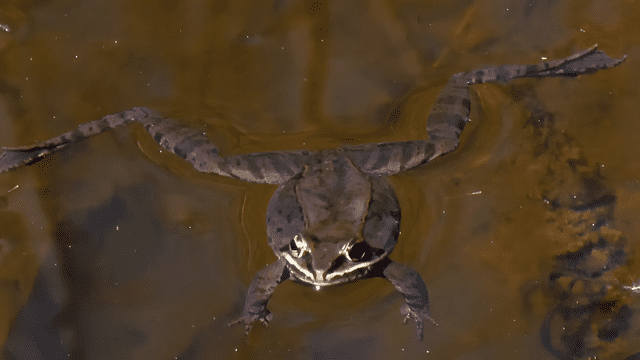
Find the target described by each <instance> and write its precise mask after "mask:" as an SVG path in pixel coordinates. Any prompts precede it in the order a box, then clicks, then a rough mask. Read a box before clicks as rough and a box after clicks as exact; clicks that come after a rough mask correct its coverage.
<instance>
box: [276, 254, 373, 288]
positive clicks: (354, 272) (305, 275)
mask: <svg viewBox="0 0 640 360" xmlns="http://www.w3.org/2000/svg"><path fill="white" fill-rule="evenodd" d="M282 256H283V257H284V258H285V260H286V262H287V268H288V269H289V273H290V274H291V275H292V276H293V278H295V279H296V280H298V281H300V282H303V283H305V284H309V285H312V286H315V287H316V288H318V287H321V286H331V285H340V284H345V283H350V282H353V281H356V280H358V279H361V278H363V277H365V276H366V275H367V274H368V273H369V271H370V270H371V268H372V267H373V264H374V263H376V262H378V261H379V260H380V259H375V260H371V261H363V262H359V263H353V262H348V261H345V262H343V263H340V264H339V265H338V266H335V268H330V269H329V271H327V272H326V273H325V272H322V271H316V272H315V273H314V272H312V271H311V270H309V267H308V264H306V261H300V260H302V259H296V258H294V257H293V256H291V255H290V254H287V253H284V254H282Z"/></svg>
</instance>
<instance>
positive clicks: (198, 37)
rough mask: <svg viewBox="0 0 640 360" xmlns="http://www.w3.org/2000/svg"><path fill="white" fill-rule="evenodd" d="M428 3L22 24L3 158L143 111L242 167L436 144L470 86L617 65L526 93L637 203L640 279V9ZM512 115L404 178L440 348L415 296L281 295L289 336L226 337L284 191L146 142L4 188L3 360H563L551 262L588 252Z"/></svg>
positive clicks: (9, 177) (4, 121) (187, 11)
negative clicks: (589, 53) (464, 84)
mask: <svg viewBox="0 0 640 360" xmlns="http://www.w3.org/2000/svg"><path fill="white" fill-rule="evenodd" d="M427 3H428V2H421V1H378V0H374V1H367V2H365V1H333V2H330V1H304V2H296V1H287V0H276V1H271V2H269V1H263V2H254V1H155V2H154V1H86V2H68V1H50V2H33V1H9V2H4V3H1V4H0V24H4V25H6V26H7V27H8V29H9V30H10V31H8V32H4V31H1V30H0V64H1V67H0V145H4V146H15V145H25V144H30V143H33V142H35V141H39V140H44V139H48V138H50V137H53V136H55V135H58V134H61V133H63V132H66V131H68V130H71V129H73V128H74V127H75V126H76V125H78V124H81V123H83V122H86V121H89V120H93V119H97V118H100V117H101V116H103V115H105V114H110V113H116V112H120V111H122V110H124V109H128V108H131V107H133V106H147V107H156V108H160V109H162V110H163V111H165V112H166V113H167V114H172V115H177V116H180V117H182V118H184V119H185V121H186V122H197V123H200V124H206V125H207V126H210V127H211V128H212V129H215V130H216V135H214V140H215V141H217V143H219V144H221V147H222V149H224V150H226V153H228V154H234V153H246V152H252V151H264V150H279V149H297V148H303V147H306V148H311V149H319V148H329V147H334V146H339V145H341V144H344V143H352V144H358V143H366V142H375V141H392V140H410V139H419V138H425V137H426V134H425V131H424V130H422V129H424V127H425V123H424V122H425V120H426V114H427V113H428V111H429V108H430V106H431V104H432V102H433V100H434V99H435V96H436V95H437V94H438V92H439V91H440V89H441V87H442V86H443V85H444V83H445V81H446V80H447V79H448V77H449V76H451V75H452V74H453V73H456V72H459V71H464V70H472V69H476V68H479V67H482V66H485V65H495V64H508V63H513V64H521V63H522V64H525V63H533V62H537V61H540V58H541V57H543V56H545V57H548V58H550V59H553V58H561V57H564V56H567V55H569V54H571V53H572V52H575V51H577V50H581V49H584V48H587V47H589V46H591V45H593V44H594V43H598V44H600V48H601V49H603V50H604V51H606V52H607V53H608V54H610V55H611V56H612V57H616V58H617V57H621V56H622V55H623V54H628V56H629V58H628V59H627V62H626V63H625V64H623V65H622V66H621V67H619V68H617V69H613V70H608V71H603V72H601V73H598V74H595V75H589V76H582V77H580V78H578V79H544V80H532V81H519V82H518V84H519V85H523V84H531V86H532V89H533V90H535V92H536V93H537V96H538V100H539V102H540V103H541V104H544V108H545V110H546V111H549V112H550V113H552V114H554V119H555V129H556V130H557V131H558V132H562V131H564V132H565V133H566V134H570V135H571V136H572V137H573V138H574V139H575V142H576V144H579V148H580V150H581V151H582V152H583V153H584V156H585V158H586V159H588V161H589V163H590V164H596V163H599V164H601V165H602V166H601V169H600V171H601V174H602V175H603V176H604V177H605V178H606V180H605V183H606V185H607V186H608V187H609V188H610V189H612V190H613V191H615V194H616V196H617V199H616V201H615V210H614V212H613V219H614V221H615V222H614V225H615V229H616V230H617V231H620V232H621V233H622V234H623V236H624V238H625V239H624V244H625V245H624V246H625V248H624V250H625V253H626V254H627V255H628V256H629V261H628V262H627V263H626V265H625V266H622V267H620V269H619V270H616V271H617V272H616V273H615V274H613V275H607V281H608V283H607V284H614V285H615V284H618V283H620V282H622V283H623V284H624V285H630V284H631V282H632V281H635V280H637V279H638V278H640V272H639V271H640V268H639V265H638V261H636V260H635V259H634V254H635V253H636V250H637V248H638V234H640V222H639V221H638V217H637V214H638V213H640V185H639V183H638V181H639V180H640V167H639V166H637V164H638V161H637V159H639V158H640V147H638V146H637V138H638V134H640V121H638V120H639V119H638V117H639V115H638V111H637V109H636V106H637V104H638V89H639V88H638V81H637V79H639V78H640V76H639V75H640V74H639V71H638V69H639V64H640V49H639V48H638V39H640V37H639V34H640V28H638V26H637V24H638V23H639V21H640V9H639V8H638V6H637V4H635V3H633V2H630V1H609V2H602V1H595V0H594V1H557V2H551V1H493V0H492V1H476V2H473V1H448V2H436V4H432V5H428V4H427ZM523 86H524V85H523ZM512 93H514V87H510V86H498V85H483V86H474V88H473V100H474V101H473V105H472V106H473V113H472V120H473V121H472V123H471V124H470V125H468V127H467V128H466V130H465V132H464V134H463V140H462V145H461V147H460V148H459V149H458V151H457V152H456V153H454V154H450V155H447V156H445V157H443V158H440V159H438V160H436V161H434V162H432V163H431V164H428V165H425V166H422V167H420V168H418V169H415V170H412V171H409V172H407V173H404V174H401V175H399V176H395V177H393V178H392V179H391V182H392V184H393V186H394V188H395V189H396V192H397V194H398V197H399V200H400V203H401V206H402V211H403V217H402V221H403V223H402V229H401V230H402V233H401V236H400V240H399V243H398V245H397V247H396V249H395V250H394V252H393V254H392V255H391V257H392V259H394V260H397V261H399V262H402V263H405V264H408V265H410V266H412V267H414V268H415V269H417V270H418V271H419V272H420V273H421V275H422V277H423V278H424V280H425V282H426V284H427V286H428V288H429V292H430V299H431V309H432V314H433V316H434V318H435V319H436V320H437V321H438V323H439V324H440V325H439V326H437V327H436V326H432V325H426V327H425V340H424V341H423V342H418V341H416V340H415V338H414V329H413V324H410V325H403V324H402V323H401V315H400V313H399V312H398V309H399V307H400V305H401V304H402V298H401V296H400V295H399V294H397V293H396V292H395V290H394V289H393V287H392V286H391V285H390V284H389V283H388V282H386V281H385V280H379V279H374V280H366V281H362V282H359V283H356V284H351V285H347V286H341V287H337V288H329V289H323V290H322V291H319V292H316V291H314V290H313V289H312V288H307V287H304V286H301V285H298V284H293V283H289V282H285V283H283V284H281V285H280V286H279V287H278V289H277V290H276V292H275V294H274V296H273V298H272V300H271V301H270V306H269V308H270V310H271V311H272V312H273V314H274V319H273V321H272V322H271V324H270V326H269V328H266V329H264V328H262V327H260V326H256V328H255V329H254V330H253V331H252V333H251V336H250V338H249V342H248V344H245V343H244V342H243V337H242V329H241V327H239V326H238V327H232V328H228V327H227V326H226V324H227V323H228V322H229V321H231V320H233V319H234V318H236V317H237V316H238V315H239V314H240V312H241V307H242V303H243V301H244V295H245V292H246V289H247V286H248V284H249V282H250V281H251V279H252V277H253V276H254V275H255V273H256V272H257V271H258V270H259V269H261V268H262V267H263V266H264V265H265V264H267V263H269V262H271V261H273V260H274V259H275V256H274V255H273V253H272V251H271V249H270V248H269V247H268V246H267V239H266V233H265V231H266V229H265V224H264V215H265V211H266V207H267V203H268V200H269V197H270V196H271V194H272V193H273V191H274V190H275V187H273V186H266V185H254V184H245V183H242V182H238V181H235V180H233V179H226V178H221V177H218V176H211V175H203V174H199V173H197V172H196V171H194V170H192V169H191V168H190V167H189V166H187V165H185V164H184V163H182V162H181V161H180V159H177V158H176V157H175V156H172V155H170V154H166V152H165V153H160V152H159V147H158V146H157V145H156V144H155V143H154V142H153V140H151V139H149V138H148V137H147V136H146V135H145V133H144V131H142V130H141V129H140V128H138V127H136V126H131V127H129V128H125V129H122V130H118V131H113V132H111V133H108V134H104V135H100V136H97V137H95V138H93V139H90V140H88V141H86V142H83V143H81V144H78V145H76V146H73V147H71V148H69V149H68V150H65V151H62V152H60V153H57V154H54V155H52V156H50V158H49V159H48V160H45V161H42V162H40V163H38V164H37V165H34V166H31V167H29V168H27V169H22V170H18V171H14V172H11V173H7V174H2V175H1V176H0V196H1V198H0V238H3V239H10V241H12V244H8V243H6V242H3V243H2V245H0V251H4V252H5V253H4V254H5V255H6V256H5V255H2V253H0V256H4V257H2V258H0V259H1V262H0V278H1V279H2V281H0V285H1V286H0V306H1V309H2V310H1V311H0V314H1V315H0V346H2V345H1V344H5V352H4V357H5V358H7V359H14V358H15V359H27V358H28V359H63V358H64V359H67V358H69V357H68V355H69V354H70V355H71V357H72V358H78V359H82V358H87V359H129V358H130V359H174V358H177V359H226V358H237V359H245V358H260V359H270V358H274V359H276V358H277V359H282V358H285V359H346V358H350V359H360V358H362V359H364V358H368V359H388V358H407V359H415V358H428V359H524V358H526V359H534V358H535V359H553V358H555V357H554V355H553V354H552V353H551V352H550V351H549V350H548V349H547V348H545V346H544V339H543V337H544V336H543V335H541V333H542V331H541V329H543V328H544V326H545V321H547V320H549V319H550V318H551V326H550V327H551V330H552V332H551V334H552V336H555V335H558V332H557V331H555V332H554V331H553V330H554V329H556V328H557V325H558V321H559V320H558V319H557V317H549V314H550V311H552V309H553V308H554V307H555V306H556V305H557V300H556V299H555V298H554V297H553V296H552V295H551V294H550V293H549V291H547V290H545V286H544V284H545V283H546V282H547V280H548V278H549V274H550V273H551V272H552V271H554V266H556V262H555V260H554V256H556V255H559V254H564V253H566V252H568V251H576V250H577V249H578V248H579V247H580V246H581V244H576V242H575V239H574V238H572V237H571V234H568V235H567V233H563V232H562V231H561V230H559V227H558V226H555V225H554V224H555V223H554V222H553V221H550V220H549V218H550V217H553V216H554V215H553V213H550V212H549V207H548V206H547V205H546V204H545V203H544V202H543V201H541V199H540V196H539V194H540V191H541V190H539V188H540V186H541V185H540V184H541V182H542V181H543V180H542V179H543V178H544V176H545V169H546V166H547V165H548V164H547V163H548V162H552V161H553V159H552V158H551V157H545V156H546V155H544V154H543V155H542V156H541V155H540V154H536V153H535V148H536V143H535V140H533V138H532V130H531V128H530V127H527V128H525V123H526V121H527V117H528V110H527V109H526V106H525V104H524V102H523V101H521V100H520V99H519V98H518V97H514V96H512ZM558 176H560V175H558ZM555 180H557V179H554V181H555ZM16 185H18V186H19V187H17V188H15V186H16ZM554 221H555V220H554ZM7 249H9V250H7ZM17 249H19V250H21V251H17ZM36 274H37V275H36ZM32 283H33V286H32ZM618 287H619V285H618ZM30 291H31V293H30ZM573 292H574V294H577V295H580V293H579V292H578V290H575V289H574V290H573ZM612 296H614V297H615V296H617V295H612ZM27 297H28V301H27ZM616 299H617V301H619V302H623V303H625V304H629V306H630V308H631V309H632V310H634V309H635V310H634V311H635V312H633V315H632V317H631V319H632V320H631V324H632V326H631V327H630V330H628V331H626V332H625V333H624V334H621V335H620V337H619V338H616V341H603V340H602V339H588V340H589V342H588V343H589V344H591V345H593V344H595V345H594V346H596V348H597V349H599V350H597V351H596V352H595V353H594V354H595V355H598V356H600V357H599V358H601V357H602V356H606V357H608V358H611V359H624V358H625V357H626V356H627V355H630V354H632V353H635V352H640V345H637V344H636V343H640V342H639V341H638V340H640V335H639V334H640V332H639V331H638V330H639V326H638V325H635V324H637V323H638V322H639V320H638V311H637V309H638V307H639V306H638V304H637V303H638V298H637V295H632V294H631V293H630V292H627V293H625V294H622V295H619V296H618V297H617V298H616ZM18 311H20V313H18ZM605 315H606V314H605ZM603 316H604V315H603ZM604 318H605V319H606V316H604ZM596 330H597V329H596ZM634 341H635V342H634ZM551 343H552V345H553V346H555V347H558V348H559V347H561V346H560V345H559V344H561V343H560V342H559V340H558V339H551ZM598 346H599V347H598ZM587 356H589V354H583V356H582V358H587Z"/></svg>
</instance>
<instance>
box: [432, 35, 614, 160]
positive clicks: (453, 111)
mask: <svg viewBox="0 0 640 360" xmlns="http://www.w3.org/2000/svg"><path fill="white" fill-rule="evenodd" d="M625 59H626V55H625V56H624V57H623V58H621V59H612V58H610V57H609V56H608V55H607V54H605V53H604V52H602V51H600V50H597V45H594V46H592V47H591V48H589V49H586V50H584V51H581V52H579V53H576V54H573V55H571V56H569V57H566V58H564V59H560V60H554V61H549V62H541V63H538V64H535V65H502V66H496V67H488V68H483V69H479V70H474V71H469V72H462V73H458V74H455V75H453V76H452V77H451V79H449V82H448V83H447V85H446V86H445V88H444V89H443V90H442V92H441V93H440V95H439V96H438V98H437V99H436V101H435V103H434V105H433V108H432V109H431V112H430V113H429V117H428V119H427V131H428V132H429V139H430V140H431V141H432V142H433V143H434V146H435V152H434V155H433V158H435V157H437V156H440V155H443V154H446V153H448V152H451V151H453V150H455V149H456V148H457V147H458V144H459V143H460V133H461V132H462V130H463V129H464V126H465V125H466V124H467V122H468V121H469V112H470V104H471V102H470V100H469V85H473V84H482V83H487V82H501V83H507V82H509V81H511V80H513V79H518V78H527V77H555V76H568V77H575V76H578V75H582V74H590V73H594V72H596V71H598V70H602V69H609V68H613V67H616V66H618V65H620V64H621V63H622V62H623V61H624V60H625ZM428 160H431V159H427V161H428Z"/></svg>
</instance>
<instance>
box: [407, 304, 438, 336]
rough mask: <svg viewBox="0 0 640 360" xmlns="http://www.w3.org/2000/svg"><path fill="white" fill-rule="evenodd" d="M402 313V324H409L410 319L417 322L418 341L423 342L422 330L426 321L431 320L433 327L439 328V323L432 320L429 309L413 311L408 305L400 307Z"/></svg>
mask: <svg viewBox="0 0 640 360" xmlns="http://www.w3.org/2000/svg"><path fill="white" fill-rule="evenodd" d="M400 313H401V314H402V315H404V319H403V320H402V322H403V323H404V324H406V323H407V321H408V320H409V318H413V319H414V320H415V321H416V336H417V337H418V340H422V328H423V327H424V321H425V320H429V321H431V323H433V325H435V326H438V323H437V322H435V320H433V318H431V313H430V311H429V309H428V308H427V309H424V308H423V309H412V308H411V306H409V305H408V304H403V305H402V306H401V307H400Z"/></svg>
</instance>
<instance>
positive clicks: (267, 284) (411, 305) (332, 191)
mask: <svg viewBox="0 0 640 360" xmlns="http://www.w3.org/2000/svg"><path fill="white" fill-rule="evenodd" d="M625 59H626V55H625V56H624V57H622V58H620V59H613V58H611V57H609V56H608V55H607V54H606V53H604V52H602V51H601V50H599V49H598V48H597V44H596V45H594V46H592V47H591V48H588V49H586V50H583V51H580V52H577V53H575V54H573V55H571V56H569V57H566V58H563V59H559V60H554V61H545V62H541V63H538V64H535V65H502V66H494V67H484V68H480V69H478V70H473V71H466V72H460V73H457V74H454V75H452V76H451V77H450V78H449V81H448V82H447V83H446V85H445V86H444V88H443V89H442V91H441V92H440V94H439V95H438V96H437V97H436V99H435V101H434V104H433V106H432V108H431V111H430V112H429V114H428V116H427V125H426V129H427V133H428V138H427V139H422V140H410V141H399V142H380V143H368V144H359V145H345V146H342V147H338V148H334V149H325V150H319V151H311V150H306V149H300V150H286V151H272V152H259V153H251V154H240V155H233V156H221V155H220V154H219V150H218V146H217V145H216V144H214V143H213V142H212V141H210V140H209V138H208V137H207V135H206V132H203V131H201V130H198V129H194V128H191V127H188V126H186V125H184V124H183V123H182V122H181V121H179V120H176V119H172V118H167V117H164V116H163V115H162V113H161V112H160V111H158V110H155V109H150V108H146V107H136V108H133V109H130V110H126V111H123V112H121V113H118V114H111V115H106V116H104V117H103V118H101V119H98V120H95V121H92V122H88V123H84V124H81V125H79V126H78V127H77V128H76V129H75V130H72V131H69V132H67V133H65V134H62V135H60V136H57V137H54V138H52V139H49V140H45V141H41V142H38V143H36V144H33V145H29V146H21V147H3V148H1V151H2V152H1V153H0V173H2V172H5V171H8V170H11V169H15V168H18V167H21V166H26V165H30V164H33V163H35V162H37V161H38V160H40V159H42V158H43V157H45V156H46V155H47V154H50V153H52V152H54V151H59V150H60V149H63V148H65V147H66V146H69V145H71V144H73V143H77V142H78V141H81V140H83V139H86V138H88V137H91V136H94V135H97V134H99V133H102V132H105V131H108V130H109V129H113V128H116V127H119V126H122V125H126V124H129V123H136V122H137V123H140V124H142V126H143V127H144V129H145V130H146V131H147V132H148V134H149V135H150V136H151V137H152V138H153V139H154V140H155V141H156V142H157V143H158V144H159V145H160V146H161V147H162V148H164V149H166V150H168V151H170V152H171V153H173V154H175V155H176V156H178V157H180V158H182V159H184V160H186V161H187V162H189V163H190V164H191V165H192V166H193V167H194V169H195V170H197V171H199V172H203V173H210V174H215V175H220V176H226V177H230V178H233V179H237V180H242V181H248V182H253V183H261V184H274V185H278V188H277V189H276V190H275V192H274V194H273V195H272V197H271V199H270V200H269V204H268V207H267V212H266V223H267V240H268V244H269V246H270V247H271V249H272V250H273V252H274V254H275V255H276V261H274V262H272V263H270V264H268V265H266V266H265V267H264V268H263V269H261V270H259V271H258V273H257V274H256V275H255V277H254V279H253V281H252V282H251V284H250V285H249V288H248V290H247V294H246V297H245V301H244V308H243V311H242V315H241V316H240V317H239V318H237V320H235V321H232V322H231V323H229V325H234V324H238V323H242V324H244V332H245V334H246V335H248V334H249V332H250V330H251V329H252V327H253V325H254V324H255V323H262V324H263V325H268V323H269V322H270V321H271V320H272V319H273V314H272V313H271V312H270V311H269V310H268V309H267V305H268V302H269V299H270V298H271V296H272V294H273V293H274V291H275V289H276V288H277V286H278V285H279V284H280V283H282V282H283V281H286V280H290V281H293V282H296V283H300V284H303V285H307V286H312V287H314V288H315V289H316V290H320V289H322V288H325V287H329V286H340V285H346V284H349V283H352V282H354V281H361V280H365V279H368V278H375V277H380V278H385V279H387V280H388V281H389V282H390V283H391V284H392V285H393V286H394V287H395V289H396V290H397V291H398V292H399V293H400V294H401V295H402V296H403V298H404V303H403V304H402V306H401V308H400V312H401V314H402V315H403V316H404V320H403V321H404V322H405V323H406V322H407V321H408V320H409V319H413V321H414V322H415V325H416V328H415V330H416V336H417V338H418V339H419V340H422V338H423V327H424V323H425V322H427V321H428V322H430V323H432V324H434V326H437V325H438V323H436V321H435V320H434V319H433V318H432V316H431V311H430V305H429V295H428V291H427V286H426V284H425V282H424V280H423V279H422V277H421V275H420V273H419V272H418V271H416V270H414V269H413V268H411V267H409V266H407V265H404V264H401V263H399V262H396V261H393V260H391V258H390V257H389V255H390V254H391V253H392V251H393V249H394V247H395V245H396V243H397V241H398V237H399V234H400V223H401V221H400V220H401V210H400V202H399V200H398V198H397V196H396V194H395V192H394V190H393V188H392V187H391V186H390V184H389V181H388V180H387V177H388V176H393V175H396V174H399V173H402V172H404V171H406V170H409V169H412V168H416V167H418V166H420V165H423V164H426V163H429V162H431V161H432V160H434V159H435V158H438V157H440V156H442V155H445V154H447V153H450V152H452V151H454V150H456V149H457V148H458V146H459V144H460V135H461V133H462V131H463V129H464V128H465V125H466V124H467V123H468V122H469V121H470V118H469V116H470V111H471V100H470V94H469V89H470V86H471V85H473V84H480V83H491V82H493V83H503V84H506V83H508V82H510V81H512V80H515V79H519V78H536V77H538V78H541V77H576V76H579V75H583V74H590V73H594V72H597V71H599V70H602V69H609V68H613V67H616V66H618V65H620V64H621V63H622V62H623V61H624V60H625Z"/></svg>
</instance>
